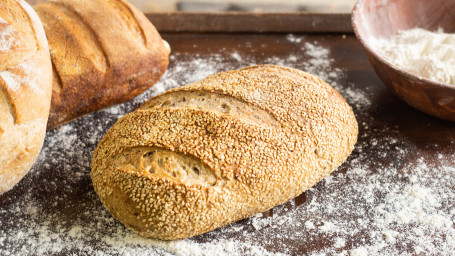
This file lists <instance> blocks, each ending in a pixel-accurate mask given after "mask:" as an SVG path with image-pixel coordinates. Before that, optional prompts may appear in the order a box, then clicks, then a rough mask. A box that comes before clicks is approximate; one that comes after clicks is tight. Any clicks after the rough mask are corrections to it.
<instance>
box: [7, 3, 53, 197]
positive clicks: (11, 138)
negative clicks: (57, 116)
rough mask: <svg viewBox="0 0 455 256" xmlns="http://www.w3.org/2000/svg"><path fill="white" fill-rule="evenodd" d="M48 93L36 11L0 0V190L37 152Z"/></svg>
mask: <svg viewBox="0 0 455 256" xmlns="http://www.w3.org/2000/svg"><path fill="white" fill-rule="evenodd" d="M51 93H52V65H51V58H50V56H49V48H48V44H47V40H46V36H45V34H44V30H43V26H42V24H41V22H40V20H39V18H38V16H37V15H36V13H35V12H34V11H33V9H32V7H31V6H30V5H28V4H27V3H26V2H25V1H22V0H2V1H0V195H1V194H3V193H4V192H6V191H8V190H10V189H11V188H12V187H14V185H16V184H17V183H18V182H19V181H20V180H21V179H22V177H24V175H25V174H27V172H28V171H29V170H30V168H31V167H32V165H33V163H34V162H35V160H36V158H37V157H38V154H39V152H40V150H41V147H42V145H43V141H44V136H45V134H46V123H47V118H48V116H49V107H50V104H51Z"/></svg>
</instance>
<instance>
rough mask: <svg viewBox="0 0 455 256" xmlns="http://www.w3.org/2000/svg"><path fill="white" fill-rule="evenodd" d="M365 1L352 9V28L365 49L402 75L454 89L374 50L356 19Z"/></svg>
mask: <svg viewBox="0 0 455 256" xmlns="http://www.w3.org/2000/svg"><path fill="white" fill-rule="evenodd" d="M365 1H367V0H358V1H357V3H356V4H355V5H354V9H353V10H352V13H351V23H352V28H353V30H354V33H355V35H356V37H357V39H358V40H359V41H360V43H361V44H362V46H363V47H364V48H365V50H366V51H367V52H369V53H370V54H372V55H373V56H374V57H375V58H376V59H377V60H379V62H381V63H382V64H383V65H386V66H388V67H390V68H392V69H393V70H395V71H396V72H398V73H400V74H401V75H404V76H405V77H406V78H408V79H414V80H419V81H422V82H424V83H427V84H430V85H432V86H439V87H442V88H446V89H452V90H453V89H455V85H452V84H447V83H442V82H438V81H434V80H430V79H428V78H426V77H422V76H419V75H417V74H414V73H411V72H409V71H407V70H405V69H403V68H401V67H399V66H397V65H395V64H393V63H391V62H390V61H388V60H387V59H385V58H384V57H382V56H381V55H380V54H378V53H377V52H376V51H374V50H373V49H372V48H371V47H370V46H369V45H368V44H367V43H366V41H365V40H364V39H363V37H362V35H361V33H360V32H359V30H358V28H357V20H356V19H355V17H356V15H357V13H358V12H360V11H359V8H360V6H361V5H363V3H364V2H365Z"/></svg>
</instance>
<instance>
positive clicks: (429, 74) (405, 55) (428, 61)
mask: <svg viewBox="0 0 455 256" xmlns="http://www.w3.org/2000/svg"><path fill="white" fill-rule="evenodd" d="M371 42H372V43H371V46H372V47H373V49H374V50H375V51H376V52H378V53H379V54H380V55H381V56H384V57H385V59H386V60H388V61H389V62H391V63H393V64H394V65H396V66H398V67H400V68H402V69H404V70H407V71H409V72H411V73H413V74H415V75H417V76H421V77H425V78H428V79H430V80H433V81H437V82H441V83H446V84H453V85H455V34H447V33H443V31H442V29H439V30H438V31H436V32H430V31H428V30H424V29H421V28H414V29H409V30H402V31H399V32H398V33H397V34H396V35H394V36H391V37H390V38H388V39H376V40H371Z"/></svg>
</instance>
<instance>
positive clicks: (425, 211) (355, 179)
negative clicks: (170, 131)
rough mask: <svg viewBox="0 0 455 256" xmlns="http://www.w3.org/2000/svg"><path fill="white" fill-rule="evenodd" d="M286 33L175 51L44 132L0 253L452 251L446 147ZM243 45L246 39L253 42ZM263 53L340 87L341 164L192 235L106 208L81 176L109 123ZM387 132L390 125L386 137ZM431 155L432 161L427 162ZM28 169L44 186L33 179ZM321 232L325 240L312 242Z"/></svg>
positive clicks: (2, 233) (8, 210)
mask: <svg viewBox="0 0 455 256" xmlns="http://www.w3.org/2000/svg"><path fill="white" fill-rule="evenodd" d="M286 40H287V42H288V43H289V44H291V45H292V46H293V48H291V49H290V53H289V54H288V55H287V56H276V57H264V58H262V59H260V58H259V59H257V58H253V57H251V56H249V55H241V54H240V53H238V52H235V51H232V52H225V51H220V52H219V53H216V54H210V55H204V56H202V55H192V56H190V55H186V54H174V55H172V57H171V66H170V68H169V70H168V71H167V73H166V74H165V77H164V78H163V79H162V80H161V81H160V82H159V83H158V84H157V85H155V86H154V87H153V88H152V89H150V90H149V91H147V92H146V93H145V94H143V95H140V96H139V97H137V98H135V99H134V100H132V101H130V102H128V103H126V104H121V105H118V106H114V107H111V108H108V109H105V110H102V111H99V112H97V113H94V114H91V115H88V116H86V117H84V118H81V119H79V120H76V121H75V122H73V123H70V124H68V125H65V126H62V127H61V128H59V129H56V130H52V131H49V132H48V134H47V135H48V136H47V138H46V141H45V146H44V148H43V151H42V152H41V154H40V156H39V160H38V162H37V164H36V165H35V166H34V168H33V170H32V171H31V172H30V174H29V175H28V176H26V178H25V179H24V180H23V182H21V184H20V185H19V187H18V188H16V190H17V191H19V192H16V193H17V194H18V195H17V198H4V197H3V198H2V197H0V203H1V204H0V205H1V207H0V226H1V227H2V228H1V229H0V254H1V255H30V254H32V255H46V254H47V255H52V254H61V255H66V254H70V253H77V254H80V255H261V256H262V255H295V254H296V251H295V250H296V248H301V246H302V244H304V245H305V247H306V248H308V252H309V253H308V254H310V255H397V254H405V255H406V254H419V253H420V254H425V255H428V254H433V255H450V254H451V253H452V252H453V251H454V250H455V229H454V223H453V221H452V220H453V219H454V217H455V208H454V203H455V196H454V195H453V187H454V186H455V181H454V178H453V177H454V175H455V167H453V166H455V159H454V158H453V155H454V153H455V152H454V150H452V149H450V150H446V151H441V152H438V151H437V150H434V148H422V147H419V146H418V145H416V144H415V142H413V141H411V140H402V141H400V140H399V139H398V138H399V136H398V135H399V130H398V127H396V126H394V125H391V124H388V125H383V124H380V125H378V123H376V117H375V116H374V113H371V111H370V112H369V111H368V110H369V109H370V108H371V107H372V105H373V104H374V103H372V101H371V96H370V92H369V91H368V90H364V89H362V87H361V86H360V85H353V84H346V82H345V81H346V79H347V76H349V74H350V73H349V72H347V71H346V70H343V69H342V68H340V67H336V63H335V61H334V60H333V58H332V57H331V52H330V50H329V49H327V48H324V47H323V46H322V43H320V42H314V41H307V40H306V37H299V36H295V35H289V36H287V37H286ZM245 46H246V47H247V48H248V47H251V48H252V49H253V48H254V47H252V46H251V43H250V42H245ZM262 63H264V64H265V63H270V64H278V65H284V66H289V67H294V68H298V69H301V70H306V71H308V72H310V73H313V74H315V75H317V76H319V77H321V78H322V79H324V80H326V81H328V82H329V83H330V84H332V85H333V86H334V87H335V88H336V89H337V90H339V91H340V92H341V94H342V95H343V96H344V97H345V98H346V100H347V101H348V103H349V104H351V106H352V107H353V109H354V112H355V113H356V115H357V118H358V121H359V129H360V134H359V141H358V144H357V146H356V149H355V150H354V152H353V154H352V155H351V156H350V157H349V158H348V160H347V161H346V163H344V164H343V165H342V166H341V167H340V168H338V170H337V171H335V172H334V173H333V174H331V175H330V176H328V177H326V178H325V179H324V180H323V181H321V182H320V183H319V184H317V185H316V186H314V187H313V188H311V189H310V190H308V191H307V192H305V193H304V194H302V195H301V196H299V197H297V198H295V199H292V200H290V201H288V202H287V203H285V204H283V205H280V206H277V207H275V208H273V209H272V210H270V211H268V212H265V213H260V214H257V215H256V216H253V217H251V218H249V219H246V220H242V221H239V222H237V223H233V224H231V225H228V226H226V227H223V228H221V229H219V230H216V231H213V232H209V233H207V234H204V235H201V236H198V237H195V238H190V239H184V240H180V241H174V242H163V241H158V240H153V239H146V238H142V237H140V236H139V235H136V234H134V233H132V232H131V231H129V230H128V229H126V228H125V227H124V226H123V225H122V224H120V223H119V222H118V221H116V220H115V219H114V218H112V217H111V216H110V214H109V213H108V212H107V211H106V210H105V209H104V208H103V206H102V204H101V203H100V202H99V200H98V198H97V196H96V194H95V192H94V191H93V188H92V186H91V182H90V177H89V172H90V167H89V164H90V161H91V155H92V152H93V150H94V148H95V147H96V144H97V143H98V141H99V140H100V139H101V138H102V136H103V135H104V134H105V133H106V131H107V129H109V127H111V126H112V125H113V124H114V122H115V121H116V120H117V119H118V118H119V117H121V116H123V115H124V114H125V113H128V112H130V111H132V110H134V109H135V108H137V107H138V106H139V105H140V104H141V103H142V102H144V101H145V100H147V99H148V98H149V97H151V96H153V95H156V94H158V93H161V92H163V91H165V90H168V89H170V88H174V87H177V86H180V85H183V84H186V83H189V82H193V81H197V80H200V79H202V78H204V77H205V76H207V75H211V74H213V73H216V72H219V71H226V70H230V69H236V68H241V67H244V66H248V65H251V64H262ZM351 75H352V74H351ZM385 131H387V132H388V133H387V134H392V135H393V134H396V136H388V137H385V136H383V135H384V132H385ZM435 147H437V145H436V146H435ZM362 152H375V154H376V156H375V158H374V159H370V158H368V157H366V156H365V155H366V154H363V153H362ZM428 154H433V155H435V157H437V159H438V160H439V161H438V162H431V161H429V160H428V159H427V158H425V157H424V155H428ZM404 160H406V161H404ZM435 177H437V179H435ZM37 180H40V181H41V182H40V184H45V185H43V186H35V181H37ZM3 216H15V217H14V218H11V217H9V218H5V217H3ZM321 243H322V244H324V247H323V248H322V247H317V246H316V245H317V244H321ZM18 245H20V246H18ZM301 253H303V252H301Z"/></svg>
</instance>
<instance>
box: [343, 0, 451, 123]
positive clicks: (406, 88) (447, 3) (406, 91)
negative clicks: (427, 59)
mask: <svg viewBox="0 0 455 256" xmlns="http://www.w3.org/2000/svg"><path fill="white" fill-rule="evenodd" d="M352 26H353V27H354V31H355V34H356V36H357V38H358V39H359V40H360V42H361V43H362V45H363V46H364V48H365V50H366V53H367V56H368V59H369V61H370V63H371V65H372V66H373V68H374V70H375V71H376V73H377V74H378V76H379V77H380V78H381V80H382V81H383V82H384V84H386V85H387V86H388V87H389V89H391V90H392V91H393V92H394V93H395V94H396V95H397V96H398V97H400V98H401V99H402V100H404V101H405V102H406V103H408V104H409V105H411V106H413V107H415V108H417V109H419V110H421V111H423V112H425V113H427V114H430V115H433V116H436V117H439V118H442V119H446V120H451V121H455V85H449V84H444V83H440V82H435V81H431V80H429V79H426V78H423V77H420V76H418V75H415V74H411V73H409V72H408V71H405V70H403V69H402V68H399V67H397V66H395V65H394V64H392V63H390V62H389V61H387V60H385V59H384V58H383V57H382V56H380V55H379V54H378V53H376V52H374V49H373V47H371V43H372V41H373V40H374V39H377V38H388V37H390V36H392V35H394V34H396V33H397V32H398V31H399V30H405V29H411V28H415V27H420V28H423V29H427V30H430V31H435V30H437V29H438V28H439V27H441V28H443V29H444V31H445V32H448V33H453V32H455V0H431V1H429V0H412V1H410V0H360V1H358V2H357V4H356V6H355V7H354V11H353V12H352Z"/></svg>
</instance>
